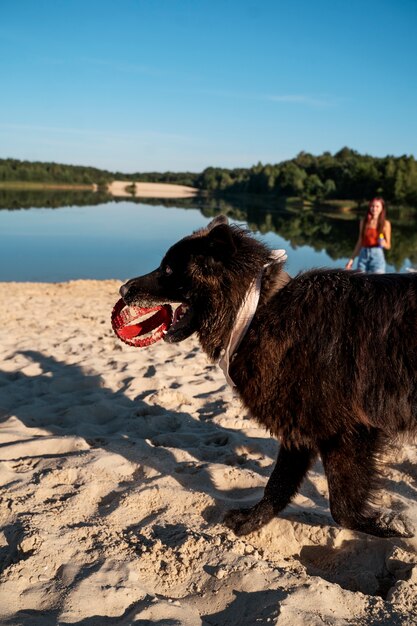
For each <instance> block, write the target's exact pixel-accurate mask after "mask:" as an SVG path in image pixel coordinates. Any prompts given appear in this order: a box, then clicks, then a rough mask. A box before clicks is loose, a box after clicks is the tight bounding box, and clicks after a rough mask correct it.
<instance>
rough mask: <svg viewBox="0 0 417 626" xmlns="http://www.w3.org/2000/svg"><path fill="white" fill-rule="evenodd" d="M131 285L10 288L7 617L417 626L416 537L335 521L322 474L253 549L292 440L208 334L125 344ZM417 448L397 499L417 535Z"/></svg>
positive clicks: (396, 463) (0, 376)
mask: <svg viewBox="0 0 417 626" xmlns="http://www.w3.org/2000/svg"><path fill="white" fill-rule="evenodd" d="M118 286H119V284H118V283H117V282H116V281H100V282H96V281H76V282H70V283H63V284H31V283H19V284H17V283H2V284H0V319H1V321H2V324H1V327H0V337H1V346H2V351H1V355H0V484H1V491H0V501H1V509H0V511H1V532H0V572H1V580H0V583H1V584H0V623H1V624H5V625H6V624H7V625H16V626H17V625H18V624H19V625H20V624H21V625H24V626H37V625H39V626H40V625H42V626H49V625H51V626H52V625H58V624H85V625H87V624H88V626H103V625H110V624H112V625H113V624H117V625H122V626H124V625H126V626H127V625H131V624H137V625H139V624H143V625H145V624H158V625H162V624H164V625H168V624H170V625H174V624H179V625H184V626H198V625H199V624H201V625H204V626H209V625H210V626H224V625H233V626H234V625H236V626H237V625H239V626H242V625H247V626H253V625H255V624H264V625H266V624H278V625H279V626H305V625H309V626H315V625H320V626H321V625H322V624H331V625H337V626H339V625H344V624H346V625H347V624H358V625H363V626H365V625H366V626H369V625H373V624H374V625H377V624H378V625H381V624H387V625H388V624H408V625H410V626H411V624H415V623H416V620H417V594H416V591H417V565H416V562H417V556H416V548H417V541H416V539H411V540H407V541H405V540H383V539H376V538H373V537H370V536H367V535H363V534H360V533H353V532H350V531H347V530H342V529H340V528H339V527H338V526H337V525H336V524H335V523H334V522H333V521H332V519H331V516H330V513H329V507H328V500H327V485H326V481H325V478H324V475H323V470H322V467H321V465H320V463H317V464H316V465H315V466H314V467H313V469H312V471H311V472H310V474H309V477H308V480H307V481H306V482H305V484H304V485H303V487H302V490H301V493H300V494H299V496H297V498H296V499H295V501H294V502H293V504H292V505H291V506H290V507H289V508H288V510H287V511H286V512H285V513H284V514H283V515H282V516H281V517H280V518H277V519H275V520H273V521H272V522H271V523H270V524H268V525H267V526H266V527H265V528H264V529H262V530H261V531H260V532H257V533H253V534H252V535H249V536H247V537H245V538H242V539H238V538H236V537H235V536H234V535H233V533H231V532H229V531H228V529H227V528H225V527H224V526H223V524H222V516H223V515H224V512H225V511H226V510H227V509H228V508H231V507H235V506H236V505H237V504H238V503H240V504H242V505H249V504H251V503H253V502H255V501H256V500H257V499H258V498H259V496H260V494H261V491H262V488H263V486H264V484H265V482H266V480H267V477H268V475H269V473H270V472H271V469H272V463H273V461H274V457H275V455H276V450H277V443H276V442H275V441H274V440H271V439H270V437H269V435H268V433H266V432H265V431H264V430H263V429H261V428H259V427H258V426H257V424H256V423H255V422H253V421H252V420H251V419H250V416H249V415H247V414H246V413H245V411H243V410H242V408H241V406H240V404H239V401H238V400H237V399H236V398H234V397H233V396H232V393H231V391H230V389H229V388H228V387H227V386H226V384H225V381H224V379H223V376H222V374H221V372H220V370H219V369H218V368H217V366H214V365H211V364H209V363H208V362H207V360H206V357H205V356H204V355H203V354H202V352H201V351H200V349H199V348H198V346H197V343H196V341H195V340H194V339H193V338H191V339H189V340H187V341H185V342H184V343H183V344H181V345H179V346H169V345H166V344H164V343H163V342H160V343H157V344H155V345H154V346H151V347H150V348H147V349H135V348H130V347H128V346H125V345H124V344H122V343H121V342H119V341H118V340H117V338H116V337H115V336H114V335H113V333H112V330H111V328H110V324H109V314H110V311H111V308H112V305H113V304H114V302H115V301H116V299H117V297H118ZM416 493H417V453H416V451H415V449H414V448H413V447H412V446H402V447H401V448H400V449H399V450H398V451H397V452H396V453H395V456H394V457H393V459H392V461H391V463H390V464H389V465H388V467H387V476H386V490H385V491H384V492H383V493H382V495H381V499H382V503H383V504H384V505H385V506H387V507H395V508H401V509H404V510H405V511H406V513H407V514H408V516H409V517H410V518H411V519H412V521H413V523H414V524H415V525H416V526H417V506H416Z"/></svg>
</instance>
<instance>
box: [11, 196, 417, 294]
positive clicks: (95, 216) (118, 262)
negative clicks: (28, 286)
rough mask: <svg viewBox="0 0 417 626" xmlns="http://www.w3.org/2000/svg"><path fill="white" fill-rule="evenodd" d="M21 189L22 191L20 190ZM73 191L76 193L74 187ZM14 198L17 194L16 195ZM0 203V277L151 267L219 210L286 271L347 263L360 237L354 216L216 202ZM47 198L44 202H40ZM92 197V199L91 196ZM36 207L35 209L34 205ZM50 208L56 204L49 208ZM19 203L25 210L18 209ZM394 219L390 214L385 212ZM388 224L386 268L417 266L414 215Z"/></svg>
mask: <svg viewBox="0 0 417 626" xmlns="http://www.w3.org/2000/svg"><path fill="white" fill-rule="evenodd" d="M20 193H23V192H20ZM73 193H74V194H75V192H73ZM13 198H14V200H16V193H15V194H14V196H13ZM37 198H38V199H37V200H36V196H35V199H34V195H33V192H32V195H31V196H30V198H29V200H28V198H27V197H26V199H25V202H23V200H20V201H14V203H13V204H12V203H11V202H10V201H7V200H6V201H5V200H4V197H3V198H1V197H0V204H1V206H2V207H4V206H13V207H16V208H14V209H13V210H10V209H8V208H0V280H1V281H45V282H56V281H59V282H60V281H67V280H73V279H78V278H93V279H106V278H117V279H120V280H125V279H126V278H129V277H132V276H135V275H139V274H143V273H146V272H148V271H151V270H152V269H154V268H155V267H157V266H158V265H159V262H160V260H161V258H162V256H163V254H164V253H165V251H166V250H167V248H168V247H169V246H171V245H172V244H173V243H174V242H175V241H177V240H178V239H179V238H181V237H184V236H185V235H188V234H190V233H191V232H192V231H194V230H196V229H198V228H201V227H202V226H205V225H206V224H207V223H208V222H209V221H210V220H211V219H212V218H213V217H214V215H217V214H219V213H220V212H223V213H226V214H228V215H229V217H230V220H231V221H233V222H235V223H238V224H241V225H248V226H249V228H250V229H251V230H252V231H253V232H254V233H255V234H256V236H257V237H259V238H260V239H261V240H263V241H265V242H266V243H267V244H268V245H270V246H271V247H273V248H285V249H286V250H287V253H288V261H287V269H288V271H289V273H290V274H292V275H294V274H296V273H297V272H299V271H301V270H305V269H310V268H314V267H339V268H341V267H344V265H345V263H346V261H347V259H348V257H349V256H350V254H351V252H352V250H353V247H354V245H355V242H356V238H357V231H358V216H356V215H352V214H349V215H346V214H344V213H340V212H339V213H334V214H330V213H328V212H327V213H324V212H320V211H317V210H298V211H296V212H293V213H291V212H288V211H282V210H276V209H275V208H271V207H261V208H260V207H256V206H255V207H254V206H253V204H252V203H251V202H250V201H249V200H248V199H247V200H246V201H244V202H241V203H239V202H236V201H235V202H234V203H230V202H225V201H219V200H210V201H207V200H203V199H200V200H198V199H191V200H187V201H185V200H183V201H182V200H170V201H163V200H160V201H158V200H143V201H140V200H139V201H137V200H133V199H132V200H130V199H129V200H123V201H108V202H101V203H99V204H94V205H93V204H83V203H84V202H91V199H89V198H90V196H89V197H88V198H87V199H85V198H84V199H83V200H81V196H80V195H78V196H76V195H74V199H73V200H71V197H69V196H68V193H66V194H65V199H64V200H61V201H62V202H65V205H64V206H62V205H60V201H59V200H56V198H57V194H56V193H55V194H54V195H53V198H54V201H53V202H52V200H51V198H52V196H50V197H48V196H47V195H46V196H45V194H43V195H41V196H38V197H37ZM45 198H46V199H45ZM94 201H96V200H94ZM39 204H40V206H39ZM51 206H52V207H54V208H51ZM19 207H24V208H19ZM390 217H391V215H390ZM391 220H392V222H393V250H392V252H391V253H390V254H389V255H388V261H389V264H388V269H389V271H406V269H407V268H408V267H411V266H415V265H416V263H417V255H416V249H417V227H416V224H417V221H416V214H415V213H413V212H412V213H411V214H410V213H409V212H406V216H405V217H404V216H403V218H402V219H399V218H398V219H396V221H394V220H393V218H391Z"/></svg>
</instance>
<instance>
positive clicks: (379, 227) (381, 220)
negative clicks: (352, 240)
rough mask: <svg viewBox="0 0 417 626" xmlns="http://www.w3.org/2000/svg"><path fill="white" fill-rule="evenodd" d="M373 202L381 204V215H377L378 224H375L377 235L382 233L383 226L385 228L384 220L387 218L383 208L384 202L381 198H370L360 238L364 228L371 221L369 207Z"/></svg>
mask: <svg viewBox="0 0 417 626" xmlns="http://www.w3.org/2000/svg"><path fill="white" fill-rule="evenodd" d="M374 202H380V203H381V204H382V211H381V213H380V214H379V215H378V223H377V230H378V233H382V232H384V226H385V219H386V217H387V210H386V208H385V201H384V199H383V198H379V197H377V198H372V200H371V201H370V203H369V205H368V211H367V213H366V216H365V219H364V220H363V223H362V231H361V237H363V235H364V233H365V228H366V227H367V225H368V223H369V222H370V221H371V219H372V213H371V205H372V204H373V203H374Z"/></svg>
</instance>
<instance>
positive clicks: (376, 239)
mask: <svg viewBox="0 0 417 626" xmlns="http://www.w3.org/2000/svg"><path fill="white" fill-rule="evenodd" d="M390 248H391V223H390V222H389V221H388V220H387V219H386V211H385V203H384V201H383V199H382V198H374V199H373V200H371V202H370V203H369V208H368V212H367V214H366V217H364V218H362V219H361V221H360V225H359V237H358V241H357V242H356V246H355V249H354V250H353V254H352V256H351V258H350V259H349V261H348V262H347V263H346V266H345V267H346V269H347V270H350V269H352V265H353V260H354V258H355V257H356V256H357V255H358V254H359V259H358V270H360V271H361V272H373V273H374V274H383V273H384V272H385V256H384V249H385V250H389V249H390Z"/></svg>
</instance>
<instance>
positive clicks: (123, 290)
mask: <svg viewBox="0 0 417 626" xmlns="http://www.w3.org/2000/svg"><path fill="white" fill-rule="evenodd" d="M128 291H129V287H128V285H127V283H126V284H125V285H122V286H121V287H120V289H119V293H120V295H121V296H122V298H124V297H125V295H126V294H127V292H128Z"/></svg>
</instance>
